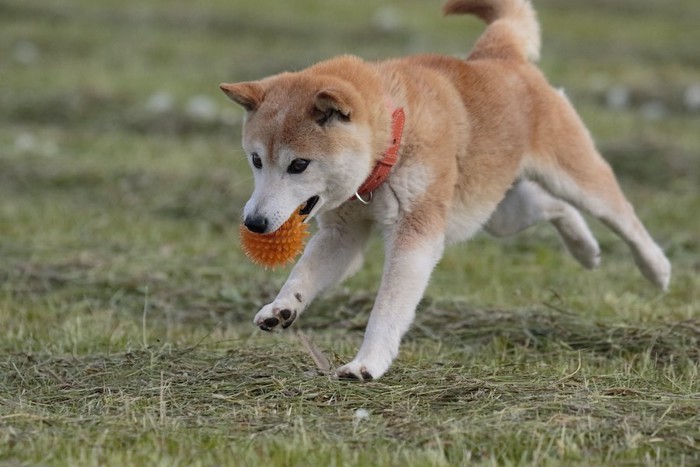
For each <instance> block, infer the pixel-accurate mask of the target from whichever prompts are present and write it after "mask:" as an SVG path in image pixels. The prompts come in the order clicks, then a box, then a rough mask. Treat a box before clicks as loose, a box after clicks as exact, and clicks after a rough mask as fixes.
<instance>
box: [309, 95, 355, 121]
mask: <svg viewBox="0 0 700 467" xmlns="http://www.w3.org/2000/svg"><path fill="white" fill-rule="evenodd" d="M314 111H315V112H314V113H315V115H314V117H315V118H316V122H317V123H318V124H319V125H321V126H323V125H325V124H326V123H328V122H330V121H332V120H333V119H335V118H337V119H340V120H342V121H345V122H348V121H350V119H351V117H352V107H351V106H350V103H349V101H348V99H347V98H346V97H345V96H343V94H342V93H341V92H340V91H338V90H335V89H324V90H322V91H319V92H317V93H316V96H314Z"/></svg>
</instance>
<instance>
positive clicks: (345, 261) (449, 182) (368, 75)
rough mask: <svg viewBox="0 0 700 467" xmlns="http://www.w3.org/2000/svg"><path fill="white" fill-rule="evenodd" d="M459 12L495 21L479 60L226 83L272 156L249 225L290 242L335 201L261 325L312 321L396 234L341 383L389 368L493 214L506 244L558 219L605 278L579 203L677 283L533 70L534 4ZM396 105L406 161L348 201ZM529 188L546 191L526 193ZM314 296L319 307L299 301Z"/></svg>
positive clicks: (501, 0) (410, 61) (334, 67)
mask: <svg viewBox="0 0 700 467" xmlns="http://www.w3.org/2000/svg"><path fill="white" fill-rule="evenodd" d="M444 11H445V13H446V14H455V13H472V14H475V15H477V16H479V17H481V18H482V19H484V20H485V21H486V22H487V23H488V24H489V26H488V27H487V29H486V31H485V32H484V34H483V35H482V36H481V37H480V39H479V40H478V41H477V43H476V45H475V47H474V49H473V50H472V52H471V54H470V55H469V58H468V59H467V60H461V59H457V58H452V57H446V56H439V55H422V56H413V57H406V58H400V59H393V60H385V61H379V62H366V61H363V60H361V59H359V58H356V57H352V56H341V57H338V58H333V59H330V60H327V61H324V62H321V63H318V64H316V65H314V66H312V67H310V68H307V69H305V70H302V71H299V72H295V73H282V74H280V75H276V76H272V77H269V78H265V79H263V80H261V81H257V82H249V83H238V84H224V85H222V89H223V90H224V92H226V93H227V95H228V96H229V97H231V98H232V99H233V100H234V101H236V102H238V103H239V104H241V105H243V106H244V107H245V108H246V109H247V110H248V114H247V118H246V122H245V126H244V137H243V146H244V149H245V150H246V152H247V153H248V154H249V155H251V154H252V153H253V152H255V153H256V155H259V156H260V158H261V160H262V168H261V169H254V173H255V175H256V188H255V192H254V194H253V196H252V198H251V200H250V201H249V202H248V203H247V204H246V209H245V216H246V219H247V220H248V219H250V218H253V217H256V218H257V219H258V220H260V219H261V217H264V218H265V221H266V223H265V225H267V226H268V227H267V228H268V229H269V230H274V229H275V228H276V227H278V226H279V224H280V223H281V222H283V221H284V219H286V217H288V216H289V215H290V214H291V212H292V211H293V210H294V209H295V208H296V206H298V205H299V204H301V203H303V202H304V201H305V199H307V198H309V197H310V196H313V195H317V196H319V199H320V201H319V204H318V207H317V208H315V210H314V211H313V213H312V215H313V216H315V215H318V218H319V224H320V231H319V234H318V235H317V238H315V239H314V240H312V242H311V244H310V245H309V247H308V248H307V252H305V254H304V255H303V256H302V258H301V260H300V262H299V264H298V265H297V266H296V267H295V268H294V270H293V271H292V274H291V275H290V278H289V280H288V281H287V284H285V286H284V288H283V289H282V291H281V292H280V294H279V295H278V297H277V299H276V300H275V301H274V302H273V303H271V304H270V305H267V306H266V307H264V308H263V309H262V310H261V311H260V312H259V313H258V315H256V319H255V322H256V324H258V325H260V326H261V327H263V328H265V329H270V328H274V327H275V326H276V324H275V323H281V324H283V325H285V326H286V325H289V324H291V321H288V320H287V318H285V316H288V315H289V314H290V313H287V312H288V311H293V312H294V313H293V315H294V317H296V316H297V314H301V312H302V311H303V310H304V309H305V308H306V306H308V303H309V302H310V301H311V300H312V299H313V297H314V296H315V295H316V294H317V293H319V292H320V291H321V290H322V289H324V288H325V287H327V286H330V285H332V284H333V283H336V282H337V281H339V280H342V278H343V277H345V276H347V275H348V274H349V273H352V272H353V271H354V270H355V269H356V268H357V266H358V265H359V264H360V262H361V256H362V249H363V246H364V244H365V242H366V239H367V236H368V233H369V228H368V226H369V224H370V223H372V222H373V223H377V224H379V225H380V226H381V227H382V228H383V230H384V234H385V238H386V241H387V249H386V251H387V253H386V254H387V257H386V266H385V271H384V275H383V278H382V284H381V286H380V290H379V294H378V297H377V302H376V303H375V307H374V309H373V312H372V316H371V318H370V322H369V324H368V328H367V334H366V336H365V342H364V343H363V345H362V347H361V349H360V352H359V353H358V356H357V357H356V358H355V360H353V362H351V363H350V364H348V365H346V366H344V367H343V368H341V369H340V370H339V374H341V375H345V376H353V377H358V378H366V377H379V376H381V374H383V373H384V372H385V371H386V369H387V368H388V366H389V365H390V363H391V360H392V359H393V358H394V356H395V355H396V352H397V351H398V345H399V342H400V339H401V336H402V335H403V333H404V332H405V331H406V330H407V329H408V326H409V325H410V322H411V319H412V316H413V312H414V310H415V306H416V305H417V303H418V301H419V300H420V297H421V296H422V293H423V290H424V289H425V286H426V284H427V281H428V278H429V276H430V272H431V270H432V268H433V266H434V265H435V264H436V263H437V261H438V260H439V258H440V256H441V254H442V251H443V248H444V245H445V244H446V243H451V242H457V241H462V240H466V239H468V238H470V237H471V236H473V235H474V234H475V233H476V232H477V231H479V229H481V228H482V227H483V226H484V225H486V223H487V222H488V221H489V218H491V217H493V220H492V221H491V222H490V223H489V224H488V225H487V227H488V229H489V231H490V232H492V233H494V234H496V235H499V234H508V233H513V232H512V231H517V230H521V229H523V228H526V227H528V226H529V225H532V224H533V223H535V222H538V221H540V220H549V221H551V222H552V223H553V224H554V225H555V226H556V227H557V229H558V230H559V232H560V233H561V235H562V238H563V239H564V241H565V242H566V244H567V247H568V248H569V250H570V251H571V252H572V254H574V256H575V257H576V258H577V259H578V260H579V261H580V262H581V263H582V264H584V265H585V266H587V267H594V266H595V265H597V264H598V255H599V248H598V245H597V243H596V242H595V239H594V238H593V236H592V235H591V234H590V231H589V230H588V227H587V226H586V224H585V222H584V221H583V218H581V216H580V215H579V214H578V213H577V212H576V211H575V209H573V208H572V207H571V206H570V205H569V204H567V203H571V205H573V206H575V207H578V208H580V209H583V210H585V211H587V212H589V213H591V214H593V215H594V216H596V217H598V218H600V219H601V220H602V221H603V222H604V223H606V225H608V226H610V227H611V228H612V229H613V230H614V231H615V232H616V233H618V234H619V235H621V236H622V237H623V239H624V240H625V241H626V242H627V243H628V244H629V245H630V247H631V249H632V252H633V254H634V257H635V260H636V262H637V265H638V266H639V267H640V269H641V271H642V272H643V273H644V275H645V276H646V277H647V278H649V279H650V280H651V281H652V282H654V283H655V284H657V285H658V286H660V287H662V288H666V287H667V285H668V281H669V278H670V265H669V263H668V260H667V259H666V258H665V256H664V254H663V252H662V251H661V249H660V248H659V247H658V246H657V245H656V244H655V243H654V242H653V240H652V239H651V237H650V236H649V234H648V233H647V232H646V230H645V229H644V227H643V226H642V224H641V222H639V220H638V219H637V218H636V216H635V215H634V210H633V209H632V207H631V205H630V204H629V203H628V202H627V201H626V199H625V198H624V196H623V194H622V192H621V191H620V189H619V187H618V185H617V182H616V181H615V177H614V175H613V173H612V171H611V170H610V167H609V166H608V164H607V163H606V162H605V161H604V160H603V159H602V158H601V157H600V155H599V154H598V152H597V151H596V149H595V146H594V144H593V141H592V139H591V137H590V135H589V134H588V132H587V130H586V129H585V127H584V125H583V123H582V122H581V120H580V119H579V117H578V116H577V114H576V112H575V111H574V110H573V107H571V105H570V103H569V102H568V100H567V99H566V98H565V97H564V96H563V95H562V94H561V93H559V92H558V91H556V90H554V89H553V88H551V86H550V85H549V84H548V83H547V81H546V79H545V78H544V77H543V75H542V73H541V72H540V71H539V70H538V69H537V68H536V67H535V66H534V65H533V63H532V62H533V61H535V60H536V59H537V58H538V56H539V43H540V38H539V26H538V24H537V20H536V16H535V13H534V10H533V9H532V6H531V5H530V3H529V2H528V1H526V0H450V1H448V2H447V3H446V4H445V7H444ZM395 107H403V108H404V111H405V114H406V125H405V129H404V133H403V139H402V141H401V148H400V152H399V154H400V156H399V157H400V158H399V162H398V165H397V166H395V167H394V169H393V171H392V173H391V175H390V177H389V179H388V180H387V181H386V182H385V183H384V184H383V185H382V186H381V187H380V188H379V189H377V190H376V191H375V193H373V201H372V203H370V204H369V205H367V206H365V205H363V204H361V203H360V202H358V201H348V200H349V199H350V198H351V197H352V195H353V192H354V191H355V190H357V188H358V187H359V185H360V184H361V183H362V181H364V179H365V178H366V177H367V176H368V175H369V173H370V171H371V170H372V167H373V166H374V164H375V163H376V161H377V160H379V159H380V158H381V157H382V153H383V151H384V150H385V149H386V148H387V146H388V140H389V137H390V132H391V112H392V110H393V108H395ZM326 117H328V119H327V120H324V118H326ZM295 158H304V159H309V160H310V161H311V162H310V163H309V168H308V170H307V171H306V172H304V173H303V174H295V175H290V174H289V173H285V170H287V169H286V168H287V165H288V164H289V163H290V161H291V160H294V159H295ZM417 174H420V175H417ZM525 178H529V179H531V180H533V181H535V182H537V183H538V184H539V185H541V187H542V188H544V190H542V189H541V188H539V187H536V186H535V185H532V186H530V185H518V184H520V183H521V182H523V183H524V179H525ZM527 183H532V182H527ZM514 184H516V185H517V186H516V188H517V189H516V188H512V187H514ZM288 186H289V188H287V187H288ZM280 192H282V193H283V194H280ZM507 194H508V197H506V195H507ZM288 198H294V199H291V200H288ZM504 198H505V201H504ZM501 202H503V204H502V205H501V207H500V208H499V203H501ZM280 206H281V207H280ZM521 208H522V211H521V210H520V209H521ZM273 211H274V213H272V212H273ZM270 213H272V214H270ZM494 213H495V214H494ZM268 218H269V222H267V221H268ZM336 257H337V258H338V259H335V258H336ZM298 296H303V297H304V299H303V300H299V299H298V298H297V300H296V301H295V300H294V299H293V298H292V297H298ZM285 320H287V321H285ZM292 320H293V318H292Z"/></svg>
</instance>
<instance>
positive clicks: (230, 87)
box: [219, 81, 265, 112]
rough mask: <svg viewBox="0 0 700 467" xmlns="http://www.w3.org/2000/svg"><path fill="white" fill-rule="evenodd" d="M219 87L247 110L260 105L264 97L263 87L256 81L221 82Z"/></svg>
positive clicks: (254, 108) (249, 110)
mask: <svg viewBox="0 0 700 467" xmlns="http://www.w3.org/2000/svg"><path fill="white" fill-rule="evenodd" d="M219 88H220V89H221V90H222V91H224V93H225V94H226V95H227V96H228V97H229V99H231V100H232V101H233V102H236V103H238V104H240V105H242V106H243V108H244V109H246V110H247V111H248V112H251V111H253V110H256V109H257V108H258V107H260V104H261V103H262V101H263V99H264V98H265V89H264V88H263V87H262V85H261V84H260V83H258V82H257V81H249V82H245V83H221V84H220V85H219Z"/></svg>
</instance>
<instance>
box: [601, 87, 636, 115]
mask: <svg viewBox="0 0 700 467" xmlns="http://www.w3.org/2000/svg"><path fill="white" fill-rule="evenodd" d="M629 101H630V90H629V89H628V88H626V87H625V86H612V87H611V88H610V89H608V92H606V93H605V104H606V105H607V106H608V107H609V108H611V109H615V110H622V109H625V108H627V106H628V105H629Z"/></svg>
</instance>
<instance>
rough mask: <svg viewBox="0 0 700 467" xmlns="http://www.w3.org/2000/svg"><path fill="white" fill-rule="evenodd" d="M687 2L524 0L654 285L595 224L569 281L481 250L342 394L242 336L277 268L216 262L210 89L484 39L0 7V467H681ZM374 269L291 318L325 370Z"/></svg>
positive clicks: (688, 381)
mask: <svg viewBox="0 0 700 467" xmlns="http://www.w3.org/2000/svg"><path fill="white" fill-rule="evenodd" d="M696 3H697V1H696V0H673V1H667V2H656V1H652V0H641V1H632V0H624V1H622V0H620V1H618V2H614V5H613V4H611V3H610V2H604V1H593V2H583V3H581V2H579V3H576V2H569V1H564V0H546V1H545V0H541V1H537V2H536V6H537V8H538V10H539V14H540V19H541V22H542V28H543V35H544V47H543V60H542V68H543V69H544V70H545V72H546V73H547V75H548V76H549V77H550V79H551V81H552V83H553V84H555V85H557V86H563V87H564V88H565V89H566V92H567V94H569V95H570V96H571V99H572V100H573V101H574V103H575V105H576V107H577V108H578V109H579V111H580V113H581V115H582V116H583V118H584V120H585V121H586V122H587V123H588V125H589V127H590V129H591V132H592V133H593V135H594V136H595V137H596V139H597V141H598V143H599V146H600V147H601V149H602V151H603V152H604V154H605V155H606V156H607V157H608V159H609V160H610V162H611V163H612V165H613V166H614V167H615V169H616V171H617V172H618V174H619V176H620V179H621V182H622V185H623V188H624V189H625V192H626V193H627V194H628V196H629V198H630V200H631V201H632V202H633V204H634V205H635V207H636V209H637V211H638V213H639V216H640V217H641V218H642V219H643V220H644V222H645V223H646V224H647V226H648V227H649V229H650V231H651V232H652V234H653V235H654V236H655V238H657V239H658V240H659V242H660V243H661V244H662V245H663V247H664V248H665V250H666V251H667V252H668V254H669V257H670V258H671V261H672V263H673V266H674V276H673V280H672V283H671V288H670V290H669V291H668V293H665V294H659V293H658V292H657V291H655V290H653V289H652V288H651V287H650V286H649V285H648V284H647V283H646V282H644V280H643V279H642V278H641V276H640V274H639V273H638V272H637V271H636V270H635V268H634V265H633V262H632V259H631V257H630V255H629V253H628V251H627V249H626V247H625V245H624V244H623V243H622V242H621V241H620V240H619V239H617V238H616V237H614V236H613V235H611V234H610V233H609V232H608V231H606V230H605V229H603V228H601V227H600V226H599V225H598V224H597V223H595V222H592V224H593V226H594V228H595V232H596V235H597V236H598V237H599V239H600V242H601V246H602V249H603V264H602V266H601V268H600V269H598V270H596V271H593V272H589V271H584V270H582V269H581V268H580V267H578V265H577V264H576V263H575V262H574V261H573V260H572V259H571V258H569V257H568V256H567V255H566V253H565V252H564V251H563V248H562V247H561V246H560V244H559V241H558V239H557V238H556V235H555V233H554V232H553V229H552V228H551V227H549V226H545V225H543V226H540V227H538V228H535V229H533V230H531V231H528V232H526V233H524V234H521V235H519V236H517V237H514V238H509V239H506V240H494V239H491V238H488V237H486V236H479V237H478V238H476V239H475V240H474V241H472V242H471V243H469V244H467V245H459V246H455V247H451V248H450V249H449V250H448V252H447V254H446V256H445V258H444V259H443V261H442V262H441V264H440V266H439V267H438V268H437V270H436V271H435V274H434V276H433V280H432V282H431V285H430V287H429V290H428V292H427V294H426V298H425V299H424V301H423V302H422V304H421V306H420V307H419V312H418V317H417V320H416V323H415V325H414V326H413V328H412V330H411V331H410V332H409V334H408V335H407V336H406V339H405V342H404V345H403V347H402V349H401V353H400V356H399V358H398V359H397V361H396V362H395V364H394V366H393V367H392V369H391V370H390V371H389V372H388V373H387V375H386V376H385V377H384V378H382V379H381V380H379V381H376V382H370V383H364V384H360V383H351V382H345V381H338V380H335V379H333V378H331V377H329V376H328V375H326V374H324V373H322V372H319V371H318V370H317V368H316V366H315V364H314V362H313V360H312V359H311V357H310V355H309V354H307V353H306V352H305V351H304V349H303V347H302V345H301V343H300V341H299V339H298V337H297V335H296V333H295V331H292V330H291V329H290V331H292V332H287V333H285V334H275V335H268V334H263V333H261V332H259V331H258V330H257V329H255V328H254V327H253V326H252V324H251V320H252V317H253V315H254V313H255V312H256V311H257V309H258V307H259V306H261V305H262V304H264V303H267V302H268V301H269V300H271V299H272V298H273V297H274V295H275V294H276V292H277V290H278V288H279V287H280V286H281V284H282V283H283V281H284V278H285V276H286V274H287V272H288V271H285V270H282V271H276V272H266V271H263V270H260V269H257V268H255V267H253V266H251V265H250V264H249V263H248V262H247V260H246V259H245V258H244V257H243V255H242V254H241V252H240V250H239V248H238V246H237V225H238V223H239V219H240V212H241V208H242V206H243V203H244V202H245V200H246V199H247V196H248V194H249V193H250V190H251V176H250V174H249V170H248V167H247V164H246V163H245V161H244V160H243V157H242V152H241V150H240V144H239V139H240V121H241V118H242V114H241V112H240V111H239V110H238V109H237V108H236V107H235V106H233V105H232V104H230V103H229V102H228V101H227V100H226V99H225V97H224V96H223V95H220V91H219V90H218V88H217V85H218V83H219V82H221V81H236V80H245V79H254V78H258V77H261V76H264V75H266V74H271V73H275V72H278V71H282V70H285V69H299V68H302V67H304V66H307V65H308V64H311V63H313V62H314V61H316V60H319V59H322V58H326V57H328V56H332V55H335V54H339V53H346V52H351V53H355V54H357V55H360V56H363V57H366V58H381V57H388V56H395V55H403V54H408V53H416V52H432V51H438V52H444V53H449V54H464V53H465V52H466V51H467V50H468V47H469V45H470V44H471V43H472V42H473V40H474V38H475V37H476V36H477V35H478V33H479V32H480V31H481V30H482V26H481V25H480V24H479V23H478V22H477V21H476V20H474V19H469V18H461V19H456V18H449V19H443V18H441V17H440V14H439V2H435V3H432V2H427V3H426V2H424V1H418V0H411V1H394V2H391V3H386V4H381V5H380V4H378V3H377V2H372V1H370V0H361V1H360V0H358V1H353V2H343V1H336V0H333V1H324V2H321V1H312V0H297V1H294V2H291V1H290V2H276V1H272V0H257V1H255V2H253V1H249V0H241V1H235V2H230V1H224V0H207V1H205V2H196V3H194V2H181V1H178V2H173V1H169V0H168V1H166V0H158V1H151V2H148V3H146V4H144V2H141V1H135V0H122V1H121V2H116V1H114V0H104V1H99V2H97V1H92V0H75V1H73V2H62V3H56V2H49V1H46V0H36V1H20V0H10V1H8V2H3V3H1V4H0V76H1V77H2V78H1V81H2V86H0V329H2V334H1V336H2V339H1V340H0V463H6V464H8V465H17V464H20V465H32V464H41V465H75V464H81V465H92V464H95V465H96V464H100V465H102V464H108V465H124V464H130V465H142V464H163V465H197V464H202V465H203V464H207V465H211V464H236V465H294V464H308V465H397V464H407V465H448V464H449V465H455V464H457V465H459V464H466V463H470V462H471V463H475V464H481V465H562V464H567V465H575V464H580V465H591V464H593V465H600V464H607V465H625V464H634V465H638V464H664V465H683V464H685V465H695V464H698V463H700V415H699V414H700V376H699V373H698V370H699V364H698V362H699V361H700V351H699V350H698V349H699V348H700V343H699V340H700V188H699V187H700V132H698V128H700V111H699V110H697V109H695V110H693V109H692V108H689V107H687V106H686V105H685V104H684V102H683V100H684V93H685V91H686V89H687V88H688V87H689V86H691V85H693V84H696V85H697V84H698V83H700V72H699V71H698V70H700V67H699V66H698V65H699V64H700V54H698V51H697V44H698V43H700V29H698V28H697V23H698V21H700V9H699V8H698V7H697V5H696ZM387 16H388V17H398V20H397V21H396V22H395V23H393V24H390V23H386V22H382V20H381V18H382V17H387ZM614 86H623V87H625V88H627V90H628V92H629V96H630V98H629V102H628V105H626V106H625V107H624V108H621V109H612V108H610V107H608V106H607V105H606V104H605V102H606V94H607V93H608V91H609V90H610V88H611V87H614ZM159 96H160V97H159ZM203 101H204V103H203V104H202V102H203ZM158 102H160V107H159V106H158V105H157V104H158ZM198 102H199V104H198ZM650 103H652V104H653V105H654V106H656V107H657V108H658V107H659V106H660V107H661V108H662V113H661V115H660V117H661V118H655V117H654V115H650V114H649V113H645V112H646V110H645V109H648V108H649V104H650ZM198 105H199V107H198ZM197 108H199V109H200V110H199V111H197ZM381 251H382V246H381V243H380V241H379V238H375V239H374V240H373V242H372V244H371V245H370V254H369V255H368V260H367V263H366V265H365V268H364V269H363V271H362V272H361V273H359V274H358V275H357V276H355V277H353V278H352V279H350V280H348V281H347V282H346V283H345V284H343V285H342V286H340V287H338V288H336V289H334V290H332V291H329V293H328V294H326V295H325V296H324V297H322V298H320V299H319V300H318V301H317V302H316V303H314V304H313V305H312V307H311V309H310V310H309V311H308V313H307V314H305V315H304V316H303V318H301V320H300V321H298V322H297V323H295V326H294V328H296V329H301V330H303V331H304V332H305V333H306V334H307V335H309V336H310V337H311V338H312V339H313V340H314V342H316V344H317V345H318V346H319V347H320V348H321V350H322V351H323V352H324V353H325V354H326V355H327V356H328V357H329V359H330V360H331V363H332V364H333V365H340V364H342V363H344V362H347V361H349V360H350V359H351V358H352V356H353V355H354V352H355V351H356V349H357V347H358V345H359V343H360V342H361V339H362V331H363V329H364V325H365V323H366V321H367V316H368V313H369V310H370V309H371V306H372V300H373V296H374V293H375V292H376V289H377V284H378V279H379V277H380V274H381V264H382V254H381Z"/></svg>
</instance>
